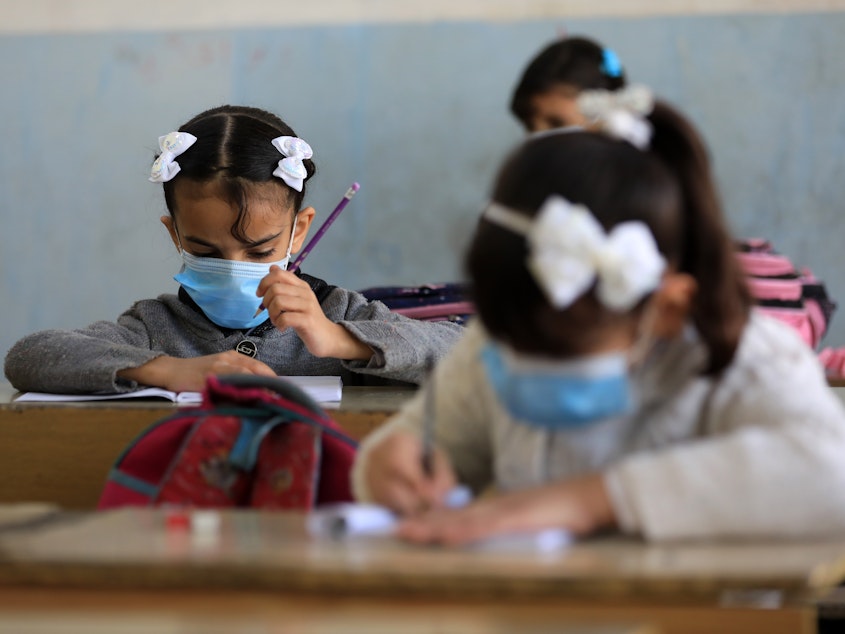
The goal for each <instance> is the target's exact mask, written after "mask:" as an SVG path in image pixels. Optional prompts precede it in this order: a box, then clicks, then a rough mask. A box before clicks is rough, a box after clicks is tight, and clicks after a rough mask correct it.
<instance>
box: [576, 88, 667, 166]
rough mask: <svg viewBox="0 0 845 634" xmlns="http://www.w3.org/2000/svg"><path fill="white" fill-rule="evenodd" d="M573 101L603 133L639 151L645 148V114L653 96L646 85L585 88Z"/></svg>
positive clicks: (647, 137) (647, 130)
mask: <svg viewBox="0 0 845 634" xmlns="http://www.w3.org/2000/svg"><path fill="white" fill-rule="evenodd" d="M577 104H578V109H579V110H580V111H581V114H583V115H584V117H585V118H586V119H587V120H588V121H590V122H591V123H593V124H595V125H597V126H598V128H599V129H600V130H602V131H603V132H605V133H607V134H609V135H610V136H612V137H615V138H617V139H622V140H625V141H628V142H629V143H630V144H631V145H634V146H635V147H638V148H640V149H641V150H644V149H646V148H647V147H648V144H649V142H650V141H651V132H652V129H651V124H649V122H648V121H646V120H645V116H646V115H647V114H649V113H650V112H651V110H652V108H654V97H653V96H652V94H651V91H650V90H649V89H648V88H647V87H646V86H642V85H633V86H629V87H627V88H622V89H620V90H585V91H583V92H581V94H579V95H578V100H577Z"/></svg>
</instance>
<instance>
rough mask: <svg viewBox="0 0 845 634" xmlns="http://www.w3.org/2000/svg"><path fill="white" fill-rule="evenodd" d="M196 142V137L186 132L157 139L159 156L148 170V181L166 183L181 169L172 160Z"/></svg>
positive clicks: (172, 133)
mask: <svg viewBox="0 0 845 634" xmlns="http://www.w3.org/2000/svg"><path fill="white" fill-rule="evenodd" d="M196 142H197V137H195V136H194V135H193V134H188V133H187V132H170V133H169V134H165V135H164V136H160V137H158V147H159V149H160V150H161V154H159V155H158V158H157V159H156V160H155V162H154V163H153V167H152V169H151V170H150V180H151V181H152V182H154V183H166V182H167V181H169V180H170V179H171V178H173V177H174V176H176V174H178V173H179V170H180V169H182V168H181V167H179V163H177V162H176V161H175V160H174V159H175V158H176V157H177V156H179V155H180V154H182V152H184V151H185V150H187V149H188V148H189V147H191V146H192V145H193V144H194V143H196Z"/></svg>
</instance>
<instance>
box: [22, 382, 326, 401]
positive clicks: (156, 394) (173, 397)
mask: <svg viewBox="0 0 845 634" xmlns="http://www.w3.org/2000/svg"><path fill="white" fill-rule="evenodd" d="M280 378H283V379H285V380H287V381H290V382H291V383H293V384H294V385H296V386H297V387H299V388H300V389H301V390H302V391H303V392H305V393H306V394H307V395H308V396H310V397H311V398H312V399H314V400H315V401H317V402H318V403H327V404H333V403H336V402H339V401H340V398H341V395H342V393H343V382H342V381H341V379H340V377H339V376H284V377H280ZM133 398H134V399H137V398H163V399H167V400H168V401H171V402H173V403H178V404H180V405H196V404H197V403H200V402H202V394H201V393H200V392H178V393H177V392H171V391H169V390H165V389H162V388H159V387H147V388H143V389H141V390H135V391H134V392H121V393H117V394H51V393H46V392H24V393H23V394H21V395H19V396H17V397H16V398H15V399H14V400H15V402H17V403H74V402H82V401H117V400H124V399H133Z"/></svg>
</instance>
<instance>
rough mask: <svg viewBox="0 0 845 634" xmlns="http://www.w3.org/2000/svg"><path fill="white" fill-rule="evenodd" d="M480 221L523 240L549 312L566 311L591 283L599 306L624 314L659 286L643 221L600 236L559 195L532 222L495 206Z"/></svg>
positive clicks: (659, 260) (579, 209)
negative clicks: (550, 310)
mask: <svg viewBox="0 0 845 634" xmlns="http://www.w3.org/2000/svg"><path fill="white" fill-rule="evenodd" d="M484 217H485V218H486V219H487V220H490V221H492V222H494V223H496V224H498V225H500V226H503V227H505V228H506V229H510V230H511V231H514V232H515V233H519V234H522V235H524V236H525V237H526V241H527V242H528V249H529V255H528V263H527V264H528V269H529V270H530V271H531V273H532V275H533V276H534V279H535V280H537V283H538V285H539V286H540V288H542V289H543V292H544V293H545V294H546V296H547V297H548V299H549V301H550V302H551V304H552V305H553V306H554V307H555V308H568V307H569V306H571V305H572V304H573V303H574V302H575V300H576V299H578V298H579V297H581V296H582V295H583V294H584V293H586V292H587V291H588V290H589V289H590V288H591V287H592V286H593V284H594V283H596V296H597V297H598V299H599V301H600V302H601V303H602V304H604V305H605V306H606V307H607V308H610V309H611V310H616V311H624V310H629V309H631V308H633V307H634V305H636V303H637V302H638V301H640V300H641V299H642V298H643V297H645V296H646V295H647V294H648V293H650V292H652V291H653V290H655V289H656V288H657V287H658V286H659V285H660V278H661V276H662V274H663V270H664V269H665V267H666V261H665V259H664V258H663V256H662V255H660V252H659V251H658V250H657V244H656V243H655V241H654V236H652V235H651V231H649V229H648V227H647V226H646V225H645V224H644V223H643V222H640V221H638V220H632V221H628V222H622V223H620V224H618V225H616V226H615V227H614V228H613V229H611V231H610V233H605V231H604V229H603V228H602V226H601V225H600V224H599V222H598V220H596V218H595V216H593V214H592V213H590V211H589V210H588V209H587V208H586V207H584V206H583V205H573V204H572V203H570V202H569V201H568V200H566V199H565V198H562V197H560V196H551V197H549V199H548V200H546V202H545V203H543V206H542V207H541V208H540V210H539V211H538V213H537V217H536V218H535V219H534V220H531V219H529V218H528V217H526V216H524V215H522V214H519V213H517V212H515V211H513V210H511V209H508V208H506V207H503V206H501V205H497V204H492V205H490V206H489V207H488V208H487V209H486V210H485V212H484Z"/></svg>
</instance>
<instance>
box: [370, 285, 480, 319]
mask: <svg viewBox="0 0 845 634" xmlns="http://www.w3.org/2000/svg"><path fill="white" fill-rule="evenodd" d="M359 292H360V293H361V294H362V295H363V296H364V297H366V298H367V299H369V300H378V301H380V302H382V303H384V304H385V305H386V306H387V307H388V308H390V310H392V311H393V312H395V313H399V314H401V315H405V316H406V317H411V318H413V319H422V320H425V321H452V322H455V323H458V324H462V325H463V324H465V323H466V321H467V319H469V318H470V316H472V315H473V314H474V313H475V306H474V305H473V304H472V302H471V301H470V298H469V287H468V285H467V284H463V283H460V282H447V283H442V284H423V285H421V286H374V287H372V288H366V289H364V290H362V291H359Z"/></svg>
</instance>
